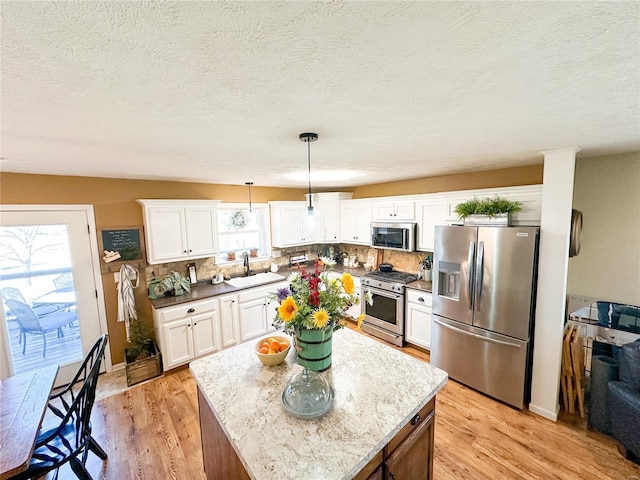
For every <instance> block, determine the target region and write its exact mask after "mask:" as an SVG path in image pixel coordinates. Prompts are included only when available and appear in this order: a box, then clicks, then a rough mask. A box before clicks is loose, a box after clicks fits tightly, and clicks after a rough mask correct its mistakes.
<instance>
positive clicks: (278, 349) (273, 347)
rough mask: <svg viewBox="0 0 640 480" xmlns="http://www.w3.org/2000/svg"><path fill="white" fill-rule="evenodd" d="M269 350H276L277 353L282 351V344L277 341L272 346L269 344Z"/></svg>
mask: <svg viewBox="0 0 640 480" xmlns="http://www.w3.org/2000/svg"><path fill="white" fill-rule="evenodd" d="M269 349H271V350H274V351H276V352H279V351H280V342H279V341H277V340H273V341H272V342H271V343H270V344H269Z"/></svg>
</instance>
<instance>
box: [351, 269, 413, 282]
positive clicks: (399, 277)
mask: <svg viewBox="0 0 640 480" xmlns="http://www.w3.org/2000/svg"><path fill="white" fill-rule="evenodd" d="M364 276H365V277H366V278H371V279H374V280H382V281H385V282H389V283H405V284H406V283H411V282H414V281H416V280H417V279H418V276H417V275H416V274H414V273H407V272H399V271H397V270H392V271H390V272H381V271H380V270H374V271H372V272H369V273H365V275H364Z"/></svg>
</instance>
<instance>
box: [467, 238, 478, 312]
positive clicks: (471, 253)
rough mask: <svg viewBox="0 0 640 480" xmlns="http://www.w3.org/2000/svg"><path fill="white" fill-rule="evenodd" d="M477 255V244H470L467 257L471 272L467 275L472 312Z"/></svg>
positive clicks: (472, 242)
mask: <svg viewBox="0 0 640 480" xmlns="http://www.w3.org/2000/svg"><path fill="white" fill-rule="evenodd" d="M475 254H476V242H474V241H471V242H469V254H468V256H467V265H469V271H468V272H467V275H468V277H469V280H468V283H469V309H470V310H471V309H472V308H473V295H474V290H473V277H474V271H473V257H474V256H475Z"/></svg>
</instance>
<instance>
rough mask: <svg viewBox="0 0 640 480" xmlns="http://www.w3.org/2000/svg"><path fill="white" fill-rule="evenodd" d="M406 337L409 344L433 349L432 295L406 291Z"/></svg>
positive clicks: (413, 290)
mask: <svg viewBox="0 0 640 480" xmlns="http://www.w3.org/2000/svg"><path fill="white" fill-rule="evenodd" d="M406 294H407V296H406V304H405V307H406V308H405V321H406V324H405V326H404V328H405V335H404V339H405V341H406V342H407V343H413V344H414V345H418V346H419V347H422V348H426V349H429V350H430V349H431V293H429V292H425V291H424V290H415V289H412V288H407V289H406Z"/></svg>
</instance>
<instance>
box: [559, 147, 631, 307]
mask: <svg viewBox="0 0 640 480" xmlns="http://www.w3.org/2000/svg"><path fill="white" fill-rule="evenodd" d="M573 205H574V208H577V209H578V210H581V211H582V214H583V225H584V227H583V235H582V246H581V249H580V253H579V255H577V256H575V257H572V258H571V259H569V277H568V285H567V291H568V293H569V294H571V295H582V296H586V297H593V298H599V299H602V300H611V301H615V302H619V303H629V304H632V305H640V152H635V153H629V154H621V155H612V156H607V157H597V158H585V159H578V160H577V161H576V172H575V187H574V198H573Z"/></svg>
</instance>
